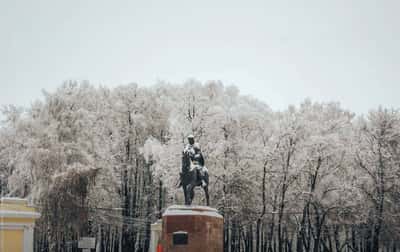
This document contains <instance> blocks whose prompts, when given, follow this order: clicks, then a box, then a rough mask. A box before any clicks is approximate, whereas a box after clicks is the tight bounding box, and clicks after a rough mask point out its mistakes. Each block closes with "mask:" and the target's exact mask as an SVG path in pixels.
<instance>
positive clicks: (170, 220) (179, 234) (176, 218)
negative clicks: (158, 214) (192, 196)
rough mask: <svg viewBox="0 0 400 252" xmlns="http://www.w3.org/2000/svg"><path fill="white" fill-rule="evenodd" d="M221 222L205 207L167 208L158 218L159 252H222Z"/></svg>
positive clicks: (215, 211)
mask: <svg viewBox="0 0 400 252" xmlns="http://www.w3.org/2000/svg"><path fill="white" fill-rule="evenodd" d="M223 226H224V219H223V217H222V216H221V215H220V214H219V213H218V211H217V210H216V209H214V208H211V207H205V206H181V205H174V206H170V207H168V208H167V209H166V210H165V212H164V214H163V215H162V228H161V230H162V231H161V241H160V242H159V244H161V246H162V252H205V251H207V252H222V251H223Z"/></svg>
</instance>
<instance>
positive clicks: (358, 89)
mask: <svg viewBox="0 0 400 252" xmlns="http://www.w3.org/2000/svg"><path fill="white" fill-rule="evenodd" d="M399 11H400V1H398V0H393V1H390V0H303V1H300V0H291V1H287V0H246V1H244V0H242V1H234V0H196V1H191V0H160V1H152V0H143V1H135V0H126V1H101V0H68V1H61V0H58V1H57V0H26V1H20V0H0V104H10V103H11V104H17V105H22V106H29V104H30V103H31V102H32V101H33V100H35V99H37V98H40V97H41V96H42V95H41V90H42V89H45V90H48V91H54V90H55V89H56V87H58V86H59V85H60V84H61V83H62V82H63V81H64V80H68V79H77V80H89V81H90V82H91V83H93V84H95V85H98V84H101V85H106V86H110V87H112V86H116V85H119V84H126V83H129V82H137V83H138V84H140V85H151V84H154V83H156V82H157V80H165V81H169V82H174V83H181V82H183V81H185V80H187V79H189V78H196V79H198V80H200V81H206V80H210V79H212V80H222V81H223V82H224V83H225V84H235V85H237V86H238V87H239V89H240V90H241V93H242V94H250V95H253V96H255V97H257V98H259V99H261V100H263V101H265V102H266V103H268V104H269V105H270V106H271V107H272V109H275V110H281V109H285V108H286V107H287V106H288V105H289V104H299V103H300V102H301V101H302V100H304V99H305V98H307V97H309V98H311V99H312V100H314V101H337V102H340V103H341V104H342V105H343V106H344V107H345V108H348V109H350V110H352V111H355V112H357V113H365V112H367V111H368V110H369V109H371V108H376V107H377V106H378V105H383V106H386V107H396V108H400V15H399V13H400V12H399Z"/></svg>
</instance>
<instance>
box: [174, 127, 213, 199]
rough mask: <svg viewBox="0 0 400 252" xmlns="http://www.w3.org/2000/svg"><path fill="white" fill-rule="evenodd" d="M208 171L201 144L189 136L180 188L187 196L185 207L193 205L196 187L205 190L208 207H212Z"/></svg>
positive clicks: (183, 158)
mask: <svg viewBox="0 0 400 252" xmlns="http://www.w3.org/2000/svg"><path fill="white" fill-rule="evenodd" d="M208 183H209V179H208V170H207V168H206V166H205V165H204V157H203V154H202V153H201V148H200V144H199V143H196V142H195V141H194V136H193V135H189V136H188V144H187V145H186V146H185V148H184V150H183V153H182V171H181V173H180V184H179V185H180V186H182V189H183V193H184V195H185V205H191V204H192V201H193V198H194V189H195V187H196V186H200V187H202V188H203V190H204V193H205V196H206V201H207V206H209V205H210V197H209V194H208Z"/></svg>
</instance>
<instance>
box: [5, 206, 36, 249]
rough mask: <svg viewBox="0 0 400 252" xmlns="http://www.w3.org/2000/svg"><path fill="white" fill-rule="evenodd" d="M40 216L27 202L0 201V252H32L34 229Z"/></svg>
mask: <svg viewBox="0 0 400 252" xmlns="http://www.w3.org/2000/svg"><path fill="white" fill-rule="evenodd" d="M39 217H40V214H39V213H38V212H36V211H35V209H34V208H33V207H32V206H29V205H28V202H27V200H25V199H20V198H1V199H0V252H32V251H33V228H34V226H35V220H36V219H37V218H39Z"/></svg>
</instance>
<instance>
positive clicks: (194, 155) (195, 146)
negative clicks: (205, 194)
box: [183, 135, 207, 187]
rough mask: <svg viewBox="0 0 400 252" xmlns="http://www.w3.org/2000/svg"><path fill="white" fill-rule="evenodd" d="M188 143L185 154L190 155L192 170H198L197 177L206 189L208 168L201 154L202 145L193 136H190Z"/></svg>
mask: <svg viewBox="0 0 400 252" xmlns="http://www.w3.org/2000/svg"><path fill="white" fill-rule="evenodd" d="M188 142H189V143H188V144H187V145H186V146H185V149H184V150H183V152H184V153H187V154H189V157H190V160H191V163H192V167H191V168H192V169H196V171H197V177H198V178H199V179H200V180H201V186H202V187H205V186H206V185H207V183H206V181H205V179H204V177H205V173H206V172H207V168H206V167H205V165H204V157H203V154H202V153H201V148H200V144H199V143H196V142H195V141H194V136H193V135H189V136H188Z"/></svg>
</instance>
